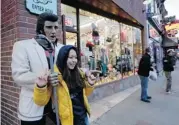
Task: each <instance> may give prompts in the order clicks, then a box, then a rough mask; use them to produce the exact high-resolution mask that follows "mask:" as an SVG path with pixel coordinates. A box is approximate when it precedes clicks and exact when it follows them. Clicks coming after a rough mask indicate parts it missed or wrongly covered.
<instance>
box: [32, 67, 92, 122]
mask: <svg viewBox="0 0 179 125" xmlns="http://www.w3.org/2000/svg"><path fill="white" fill-rule="evenodd" d="M54 71H55V72H58V73H60V72H59V70H58V68H57V66H55V68H54ZM80 74H81V75H82V78H83V79H84V80H85V83H86V88H84V89H83V97H84V105H85V107H86V109H87V112H88V114H89V116H90V106H89V103H88V99H87V96H89V95H90V94H91V93H92V91H93V89H94V88H93V87H92V86H91V85H90V84H89V83H88V82H87V79H86V77H85V74H84V73H83V72H80ZM58 79H59V81H60V84H58V88H57V98H58V108H59V109H58V112H59V117H60V121H61V124H62V125H73V107H72V101H71V98H70V94H69V89H68V87H67V85H66V83H65V81H64V80H63V78H62V75H59V76H58ZM51 97H52V87H51V86H49V87H47V86H46V87H44V88H38V87H37V86H35V88H34V97H33V99H34V102H35V104H37V105H39V106H45V105H46V104H47V103H48V102H49V100H50V98H51ZM52 100H53V97H52Z"/></svg>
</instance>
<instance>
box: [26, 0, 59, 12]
mask: <svg viewBox="0 0 179 125" xmlns="http://www.w3.org/2000/svg"><path fill="white" fill-rule="evenodd" d="M26 8H27V9H28V10H29V11H30V12H31V13H34V14H41V13H43V12H50V13H53V14H56V15H57V0H26Z"/></svg>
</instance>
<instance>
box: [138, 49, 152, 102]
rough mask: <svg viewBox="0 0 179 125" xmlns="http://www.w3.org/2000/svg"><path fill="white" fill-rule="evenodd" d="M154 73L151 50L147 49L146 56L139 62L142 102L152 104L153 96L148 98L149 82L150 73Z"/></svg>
mask: <svg viewBox="0 0 179 125" xmlns="http://www.w3.org/2000/svg"><path fill="white" fill-rule="evenodd" d="M150 71H153V68H152V63H151V56H150V49H149V48H146V49H145V54H144V55H143V56H142V58H141V60H140V62H139V69H138V75H139V77H140V80H141V101H143V102H147V103H150V99H151V98H152V97H151V96H148V93H147V89H148V82H149V78H148V77H149V72H150Z"/></svg>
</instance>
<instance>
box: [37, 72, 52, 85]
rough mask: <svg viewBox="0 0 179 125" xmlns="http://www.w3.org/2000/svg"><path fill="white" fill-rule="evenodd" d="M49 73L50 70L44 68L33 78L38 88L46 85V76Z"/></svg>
mask: <svg viewBox="0 0 179 125" xmlns="http://www.w3.org/2000/svg"><path fill="white" fill-rule="evenodd" d="M49 74H50V71H49V70H48V69H46V70H45V71H43V72H42V73H41V74H40V75H39V77H38V78H37V79H36V80H35V83H36V84H37V86H38V87H39V88H43V87H45V86H46V85H47V83H48V80H47V79H48V76H49Z"/></svg>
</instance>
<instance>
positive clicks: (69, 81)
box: [33, 45, 100, 125]
mask: <svg viewBox="0 0 179 125" xmlns="http://www.w3.org/2000/svg"><path fill="white" fill-rule="evenodd" d="M78 55H79V54H78V53H77V49H76V47H74V46H72V45H66V46H63V47H62V48H61V49H60V51H59V54H58V58H57V63H56V66H55V70H54V71H55V72H57V73H58V74H60V75H59V76H58V79H59V84H58V86H57V87H58V88H57V93H58V95H57V96H58V107H59V119H60V121H61V125H89V121H88V116H87V114H88V115H90V109H89V103H88V99H87V96H88V95H90V94H91V92H92V91H93V89H94V87H93V85H94V83H95V82H96V77H95V75H97V73H100V72H99V71H96V70H93V71H89V73H86V75H85V73H84V72H83V71H82V70H81V69H79V67H78V59H79V57H78ZM48 75H49V73H48V71H44V72H42V74H40V75H39V78H38V79H37V80H36V82H35V83H36V87H35V88H34V96H33V97H34V102H35V103H36V104H37V105H38V106H42V107H43V106H44V105H46V104H47V102H48V101H49V99H50V98H51V96H52V95H51V91H52V86H51V85H49V83H48V80H47V78H48Z"/></svg>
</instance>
